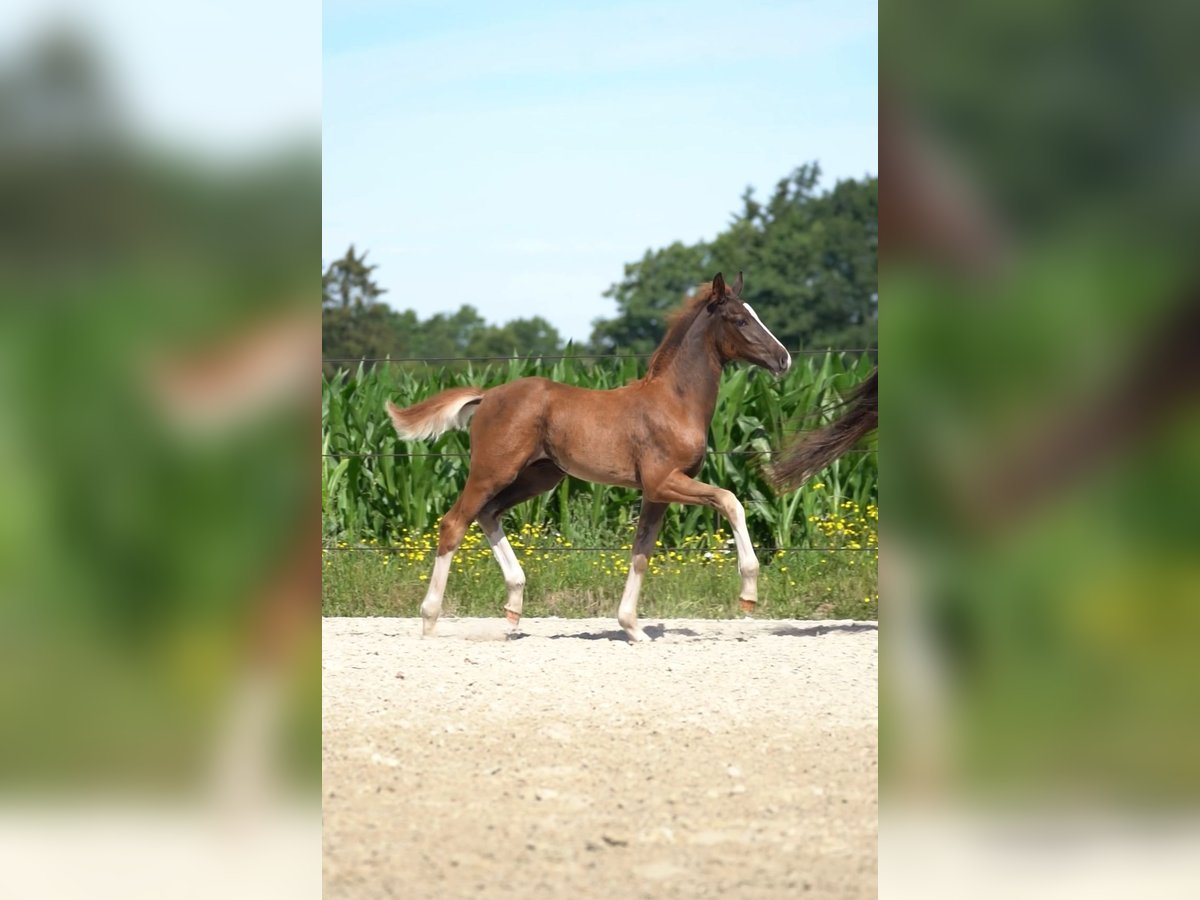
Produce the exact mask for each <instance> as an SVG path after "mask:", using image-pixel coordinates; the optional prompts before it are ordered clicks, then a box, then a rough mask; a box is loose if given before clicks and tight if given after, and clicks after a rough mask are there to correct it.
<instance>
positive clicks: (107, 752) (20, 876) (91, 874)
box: [0, 7, 320, 897]
mask: <svg viewBox="0 0 1200 900" xmlns="http://www.w3.org/2000/svg"><path fill="white" fill-rule="evenodd" d="M110 10H112V15H113V17H114V18H115V17H116V16H117V13H116V8H111V7H110V8H107V9H104V10H97V9H95V8H93V9H91V10H90V12H91V13H92V16H91V18H88V19H86V20H84V19H81V20H80V22H77V23H74V24H72V23H63V22H58V23H56V24H47V23H38V24H37V26H36V27H33V25H31V28H32V30H31V31H30V33H29V34H28V35H25V36H22V37H20V38H19V39H16V40H10V41H9V43H8V44H6V45H5V47H4V49H3V56H0V198H2V200H0V210H2V212H0V298H2V299H0V404H2V408H3V409H4V412H5V418H6V426H5V427H4V428H3V429H2V430H0V469H2V471H3V473H4V474H3V477H2V478H0V555H2V558H3V562H2V564H0V721H3V722H4V737H3V740H0V846H3V848H4V850H3V860H2V861H0V895H4V896H21V897H30V896H61V895H64V894H70V893H78V892H79V891H81V890H86V891H87V894H88V895H89V896H114V897H116V896H120V897H134V896H153V897H163V896H211V895H212V894H213V893H216V892H217V891H215V890H214V888H219V889H220V890H219V892H220V893H221V894H222V895H223V896H246V897H270V896H287V897H294V896H301V895H302V894H303V891H302V888H305V887H307V890H308V891H309V892H310V893H313V894H315V891H316V890H318V889H319V882H318V881H317V878H318V876H319V863H318V862H317V860H318V859H319V829H320V818H319V807H318V798H317V794H318V784H319V774H318V773H319V768H318V760H319V754H320V740H319V727H320V726H319V721H320V720H319V713H320V703H319V697H320V674H319V673H320V668H319V654H320V638H319V634H318V630H317V617H318V609H319V594H318V592H319V579H320V563H319V557H318V554H317V552H316V542H317V540H318V537H319V523H318V504H319V500H318V497H317V493H316V483H315V478H314V477H313V474H314V473H313V470H312V468H311V465H312V463H311V451H312V450H313V448H315V446H316V435H317V431H316V422H317V416H316V412H315V408H314V409H313V410H311V411H310V410H309V409H308V407H309V406H311V405H312V404H313V403H314V402H315V397H316V396H317V392H318V390H319V381H318V377H319V376H318V368H319V354H320V336H319V326H318V320H317V318H316V315H315V311H316V309H317V303H316V300H317V292H318V290H319V285H318V273H317V265H316V264H317V261H318V258H319V256H318V254H319V250H318V247H319V229H320V224H319V223H320V174H319V159H318V154H317V148H316V135H317V128H318V123H317V122H316V121H315V117H314V118H313V120H312V121H311V122H310V126H309V128H308V129H307V131H306V133H303V134H300V135H296V133H295V130H294V129H292V130H291V131H290V132H289V133H291V134H292V135H294V137H293V138H289V139H288V141H287V146H286V147H281V146H280V145H279V144H278V143H277V142H276V143H273V144H272V146H270V147H264V146H263V145H261V144H258V145H256V146H244V145H239V146H232V145H231V146H228V147H225V148H223V151H222V152H221V154H220V159H221V161H220V162H214V161H213V160H214V159H215V158H217V157H216V156H215V155H214V154H212V153H210V152H209V150H210V148H207V147H206V148H204V151H203V152H202V151H201V149H200V148H197V147H191V146H189V145H188V143H187V141H186V139H184V140H175V141H164V140H162V139H161V136H160V138H159V139H157V140H156V143H155V146H154V147H153V148H152V147H150V146H149V144H148V142H147V141H146V139H145V138H144V137H143V136H141V132H140V131H135V130H134V129H133V128H131V127H130V126H129V124H128V121H127V119H126V117H125V114H124V112H125V105H124V103H123V100H122V98H123V97H124V96H125V95H126V94H130V93H132V94H134V95H136V94H137V92H138V91H139V90H143V89H144V87H145V86H144V85H138V84H131V83H128V82H126V83H121V82H119V80H115V77H114V76H113V74H112V73H114V72H121V71H126V70H128V69H129V63H130V60H131V59H136V58H140V57H144V56H145V55H146V53H145V52H144V51H145V50H146V48H145V47H142V46H141V45H138V46H134V45H133V43H132V39H131V42H130V43H129V44H127V45H117V46H109V45H107V44H105V42H104V41H102V40H101V32H103V33H105V34H111V33H112V32H113V31H114V30H120V29H119V27H118V26H120V24H121V23H120V22H119V21H116V22H111V21H107V20H106V19H105V16H108V15H109V11H110ZM147 12H150V10H147ZM123 14H124V15H131V14H136V13H131V12H130V11H129V10H128V9H126V10H124V13H123ZM299 14H300V12H299V11H298V10H295V11H293V12H292V13H291V15H299ZM305 14H306V15H312V16H315V17H316V26H317V30H316V31H315V32H314V33H315V34H317V35H318V36H319V19H320V10H319V7H316V8H315V9H312V10H307V11H306V12H305ZM162 18H163V15H162V14H160V13H155V15H154V16H151V17H150V19H149V20H150V21H153V22H160V23H161V20H162ZM83 21H87V22H96V21H104V22H105V24H106V25H107V26H108V27H106V28H100V27H99V26H93V25H83V24H81V23H82V22H83ZM177 24H178V23H177ZM197 27H199V26H197ZM140 33H142V34H143V36H144V35H145V29H143V30H142V31H141V32H140ZM206 36H207V34H206V32H205V31H204V30H203V29H200V30H199V31H193V32H191V33H188V32H187V31H186V29H184V30H179V31H172V32H170V33H168V32H166V31H164V32H163V33H161V34H155V35H154V36H153V37H154V39H155V40H156V41H158V42H162V43H161V45H160V46H157V47H156V48H155V50H156V51H157V58H158V59H160V60H161V59H163V57H162V55H161V51H162V50H163V48H164V47H165V46H167V45H169V42H170V41H171V40H174V41H176V42H178V41H180V40H203V39H204V38H205V37H206ZM9 37H10V38H11V35H9ZM266 37H268V36H264V38H266ZM289 39H295V40H299V38H297V36H296V30H295V29H292V30H291V31H289ZM301 43H304V44H305V45H304V46H300V47H298V48H292V52H299V53H308V54H309V55H310V58H311V59H312V60H313V65H315V64H316V63H315V60H317V59H318V53H319V46H316V45H311V44H312V42H311V41H308V42H307V43H305V41H301ZM213 49H216V48H213ZM272 52H274V53H276V54H278V53H280V52H281V51H280V49H279V47H278V44H276V45H275V47H274V49H273V51H272ZM151 55H152V56H154V55H156V54H151ZM269 61H270V56H269V54H268V56H267V57H266V62H269ZM266 62H265V63H264V65H265V64H266ZM231 65H232V62H231V61H227V63H226V67H227V68H228V67H229V66H231ZM134 68H136V66H135V67H134ZM234 68H236V66H234ZM156 74H158V75H160V76H161V78H162V79H163V81H164V82H167V83H169V82H170V81H171V79H195V78H197V77H202V76H201V75H199V74H198V73H195V72H190V71H184V67H182V66H181V67H177V68H176V69H175V70H172V71H161V72H158V73H156ZM158 87H160V88H161V87H162V85H159V86H158ZM181 87H186V85H181ZM186 93H187V91H186V90H181V94H186ZM314 109H315V104H314ZM184 112H186V111H184V110H180V109H176V110H174V113H175V115H177V116H180V115H183V113H184ZM166 146H170V147H171V149H170V150H167V149H163V148H164V147H166ZM310 309H311V310H312V311H313V313H312V314H311V315H310V314H308V313H307V310H310ZM310 547H311V548H312V549H311V550H310V549H309V548H310ZM39 860H41V861H42V862H43V863H44V864H39V862H38V861H39ZM68 860H69V861H70V864H69V865H63V863H64V862H66V861H68ZM305 874H306V875H307V878H305V877H304V876H305ZM205 885H207V888H208V889H207V890H206V889H205ZM105 892H107V893H105Z"/></svg>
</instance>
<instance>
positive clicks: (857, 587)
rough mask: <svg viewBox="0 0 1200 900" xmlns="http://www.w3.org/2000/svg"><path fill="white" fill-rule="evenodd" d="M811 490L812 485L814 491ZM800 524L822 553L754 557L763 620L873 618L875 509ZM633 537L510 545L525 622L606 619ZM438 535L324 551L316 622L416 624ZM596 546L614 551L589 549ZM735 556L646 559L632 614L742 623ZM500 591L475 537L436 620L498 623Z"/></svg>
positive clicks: (704, 550)
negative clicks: (354, 619)
mask: <svg viewBox="0 0 1200 900" xmlns="http://www.w3.org/2000/svg"><path fill="white" fill-rule="evenodd" d="M818 484H820V482H818ZM837 506H838V508H837V509H836V510H835V511H834V512H831V513H829V514H826V515H822V516H815V515H814V516H812V517H811V521H810V522H809V525H810V528H811V531H812V533H813V534H814V535H819V536H820V538H819V542H818V540H814V542H813V546H821V547H831V548H834V549H822V550H807V549H806V550H789V551H777V552H775V553H770V554H767V553H760V559H761V562H762V570H761V573H760V575H759V608H758V611H757V615H759V616H762V617H767V618H796V619H813V618H816V619H876V618H877V617H878V611H879V595H878V578H877V572H876V567H877V561H878V553H877V548H878V531H877V523H878V510H877V508H876V507H875V506H874V505H868V506H867V507H866V509H861V510H860V509H859V507H858V505H857V504H856V503H855V502H854V501H852V500H842V501H840V502H839V503H838V504H837ZM632 536H633V531H632V528H630V530H629V531H627V532H625V533H622V534H615V533H610V534H607V535H605V534H593V535H590V537H591V538H592V539H591V540H589V541H588V542H587V544H586V546H584V545H580V544H578V543H577V542H572V541H570V540H568V539H567V538H565V537H564V536H563V535H562V534H561V533H559V532H557V531H554V530H552V529H550V528H549V527H545V526H536V525H529V524H525V525H522V526H520V527H519V528H518V529H515V530H514V531H513V532H512V533H510V534H509V540H510V543H511V544H512V546H513V549H514V550H515V551H516V553H517V556H518V558H519V559H520V560H521V564H522V567H523V568H524V569H525V574H526V578H527V584H526V587H525V608H524V614H525V615H527V616H563V617H582V616H615V615H616V608H617V602H618V600H619V598H620V595H621V590H622V588H623V587H624V584H625V576H626V574H627V572H628V570H629V554H630V541H631V540H632ZM436 541H437V538H436V532H434V531H433V530H425V531H413V532H408V533H405V534H402V535H400V537H399V538H398V539H396V540H394V541H392V542H390V543H386V544H385V543H381V542H377V541H376V540H375V539H373V538H368V539H366V540H365V541H364V542H362V543H361V544H354V543H351V542H348V541H339V542H337V543H336V544H333V545H331V546H329V547H327V548H326V549H325V550H324V551H323V560H322V578H323V591H322V598H323V604H322V605H323V614H324V615H327V616H409V617H412V616H417V615H418V614H419V612H418V607H419V606H420V603H421V598H422V597H423V596H424V593H425V586H426V584H427V582H428V579H429V572H430V569H431V567H432V564H433V556H434V548H435V545H436ZM596 547H617V548H620V549H616V550H597V549H594V548H596ZM739 584H740V581H739V578H738V572H737V554H736V552H735V551H734V549H733V540H732V537H731V535H729V534H728V533H727V532H725V531H723V530H718V531H716V532H713V533H712V534H711V535H696V536H690V537H685V538H683V539H682V540H681V541H680V543H679V544H678V545H675V546H668V547H663V546H662V545H661V542H660V549H659V550H658V552H657V553H656V554H655V555H654V556H653V557H652V558H651V563H650V571H649V573H648V575H647V578H646V580H645V581H644V582H643V585H642V597H641V602H640V604H639V612H640V614H641V615H642V616H643V617H645V618H655V617H659V618H727V617H730V616H735V615H740V612H739V611H738V607H737V594H738V587H739ZM504 598H505V589H504V581H503V578H502V577H501V575H500V569H499V566H498V565H497V564H496V562H495V560H494V559H493V558H492V554H491V550H490V548H489V547H488V544H487V541H486V540H485V539H484V536H483V534H482V532H481V531H480V529H479V528H478V526H473V527H472V529H471V530H470V531H469V532H468V533H467V536H466V539H465V540H464V542H463V546H462V547H461V548H460V550H459V551H458V553H457V554H456V555H455V558H454V564H453V567H452V569H451V571H450V581H449V586H448V588H447V591H446V599H445V611H446V612H447V613H448V614H451V615H459V616H496V617H499V616H502V615H503V604H504Z"/></svg>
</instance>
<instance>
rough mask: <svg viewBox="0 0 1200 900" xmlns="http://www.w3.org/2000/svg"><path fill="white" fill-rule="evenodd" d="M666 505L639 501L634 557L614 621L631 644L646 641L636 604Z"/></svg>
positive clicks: (644, 500)
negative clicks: (622, 629) (627, 636)
mask: <svg viewBox="0 0 1200 900" xmlns="http://www.w3.org/2000/svg"><path fill="white" fill-rule="evenodd" d="M666 511H667V504H665V503H652V502H650V501H649V500H646V499H645V498H644V497H643V499H642V511H641V514H640V515H639V516H638V527H637V535H636V536H635V537H634V540H633V557H632V558H631V559H630V561H629V577H628V578H627V579H626V580H625V592H624V593H623V594H621V605H620V606H619V607H618V608H617V621H618V622H620V623H621V627H622V628H624V629H625V633H626V634H627V635H629V639H630V640H631V641H648V640H650V638H648V637H647V636H646V632H644V631H642V627H641V626H640V625H639V624H638V617H637V602H638V594H640V593H641V590H642V577H643V576H644V575H645V574H646V569H647V568H648V567H649V565H650V557H651V556H652V555H653V554H654V542H655V540H657V539H658V531H659V529H660V528H661V527H662V520H663V513H665V512H666Z"/></svg>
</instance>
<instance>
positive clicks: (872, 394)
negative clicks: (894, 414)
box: [763, 369, 879, 491]
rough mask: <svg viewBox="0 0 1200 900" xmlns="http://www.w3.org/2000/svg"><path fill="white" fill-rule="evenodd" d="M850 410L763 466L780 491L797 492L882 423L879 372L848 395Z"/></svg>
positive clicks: (846, 401)
mask: <svg viewBox="0 0 1200 900" xmlns="http://www.w3.org/2000/svg"><path fill="white" fill-rule="evenodd" d="M840 406H843V407H846V411H845V412H844V413H843V414H842V415H841V416H840V417H839V418H837V419H835V420H834V421H832V422H830V423H829V424H828V425H826V426H824V427H823V428H818V429H816V430H815V431H807V432H803V433H802V434H800V435H799V436H798V437H797V438H795V439H794V440H793V441H792V442H791V444H790V445H788V446H787V447H785V448H784V449H783V450H781V451H780V452H779V453H778V454H776V459H775V461H774V462H771V463H768V464H767V465H766V466H764V467H763V470H764V471H765V472H766V474H767V479H768V480H769V481H770V482H771V485H772V486H773V487H774V488H775V489H776V490H778V491H790V490H794V489H796V488H798V487H800V485H802V484H804V482H806V481H807V480H808V479H809V478H811V477H812V476H813V475H815V474H816V473H817V472H820V471H821V470H822V469H823V468H825V467H826V466H827V465H829V464H830V463H831V462H833V461H834V460H835V459H837V458H838V457H839V456H841V455H842V454H843V453H845V452H846V451H847V450H849V449H850V448H851V447H853V446H854V445H855V444H857V443H858V441H859V439H860V438H862V437H863V436H864V435H866V434H868V433H869V432H871V431H873V430H874V429H875V428H876V426H878V424H879V369H875V371H873V372H872V373H871V374H870V375H869V376H868V377H867V379H866V380H865V381H863V382H862V384H860V385H858V386H857V387H855V388H854V390H852V391H851V392H850V393H849V394H847V395H846V398H845V400H843V401H842V403H841V404H840Z"/></svg>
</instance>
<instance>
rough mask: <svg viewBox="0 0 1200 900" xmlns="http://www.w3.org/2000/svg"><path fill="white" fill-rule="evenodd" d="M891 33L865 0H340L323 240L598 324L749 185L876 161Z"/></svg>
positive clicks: (390, 269) (450, 295) (331, 16)
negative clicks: (608, 294)
mask: <svg viewBox="0 0 1200 900" xmlns="http://www.w3.org/2000/svg"><path fill="white" fill-rule="evenodd" d="M876 37H877V30H876V12H875V3H874V2H857V0H832V2H786V3H785V2H753V0H752V2H742V3H736V4H735V3H730V2H728V0H726V2H721V3H709V2H686V3H684V2H662V0H640V2H634V3H599V2H591V3H586V2H585V3H578V2H572V3H569V4H567V3H563V4H550V3H546V2H529V3H523V2H506V3H490V2H489V3H484V2H479V3H434V2H408V3H394V2H393V3H384V2H377V0H327V2H326V3H325V12H324V26H323V40H324V54H323V55H324V70H323V84H324V97H323V112H322V123H323V124H322V157H323V178H324V183H323V197H324V201H323V206H324V229H323V232H324V233H323V239H322V254H323V256H324V259H325V260H326V261H328V260H330V259H332V258H334V257H336V256H340V255H341V253H342V252H343V251H344V250H345V248H346V246H347V245H348V244H350V243H351V242H354V243H355V244H356V245H357V246H358V247H359V248H360V249H366V250H368V251H369V252H370V257H369V259H370V260H371V261H373V262H375V263H378V264H379V269H378V270H377V272H376V275H377V277H378V280H379V282H380V283H381V284H382V285H383V286H384V287H386V288H388V290H389V293H388V294H387V295H386V297H385V299H386V300H388V301H389V302H390V303H392V305H394V306H396V307H398V308H408V307H412V308H415V309H417V310H418V311H419V312H420V313H421V315H422V316H428V315H430V314H432V313H434V312H439V311H448V310H454V309H457V308H458V307H459V306H460V305H462V304H464V303H469V304H471V305H473V306H475V307H476V308H477V309H479V310H480V311H481V312H482V314H483V315H484V316H485V317H486V318H487V319H488V320H490V321H493V322H502V321H506V320H508V319H511V318H514V317H517V316H531V315H535V314H536V315H542V316H544V317H545V318H547V319H549V320H550V321H551V322H552V323H553V324H554V325H555V326H556V327H557V328H558V329H559V330H560V331H561V332H562V333H563V335H564V336H565V337H570V338H575V339H584V338H586V337H587V336H588V335H589V334H590V331H591V322H592V320H593V319H595V318H597V317H600V316H610V315H612V314H613V313H614V311H615V305H614V304H613V302H612V301H611V300H609V299H607V298H605V297H603V296H602V293H603V291H604V290H605V289H606V288H607V287H608V286H609V285H610V284H612V283H613V282H614V281H616V280H618V279H619V278H620V277H621V274H622V271H623V269H622V267H623V265H624V264H625V263H626V262H631V261H634V260H636V259H638V258H640V257H641V255H642V254H643V253H644V252H645V250H646V249H647V248H652V247H661V246H664V245H666V244H669V243H671V242H672V241H676V240H680V241H684V242H689V243H690V242H694V241H696V240H699V239H702V238H711V237H712V236H714V235H715V234H716V233H717V232H719V231H720V230H721V229H722V228H723V227H724V226H725V225H726V223H727V222H728V221H729V218H730V215H731V213H732V212H733V211H734V210H735V209H736V208H737V207H738V206H739V199H738V198H739V196H740V194H741V192H742V191H743V190H744V189H745V187H746V186H747V185H753V186H754V187H755V188H756V189H757V190H758V192H759V193H760V194H764V193H767V192H769V191H770V190H771V188H772V187H773V186H774V184H775V182H776V181H778V180H779V179H780V178H781V177H783V176H785V175H786V174H788V173H789V172H790V171H791V170H792V169H793V168H795V167H796V166H797V165H799V164H801V163H803V162H806V161H810V160H816V161H818V162H819V163H820V165H821V167H822V169H823V171H824V173H825V181H826V183H832V182H833V181H834V180H835V179H837V178H839V177H861V176H863V175H866V174H876V173H877V171H878V165H877V156H876V135H877V131H876V111H877V91H876V86H877V67H876V43H877V41H876ZM705 274H706V273H697V280H698V281H699V280H701V279H702V278H703V277H704V276H705ZM707 274H711V273H707ZM747 278H748V279H749V278H753V273H752V272H749V273H747Z"/></svg>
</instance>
